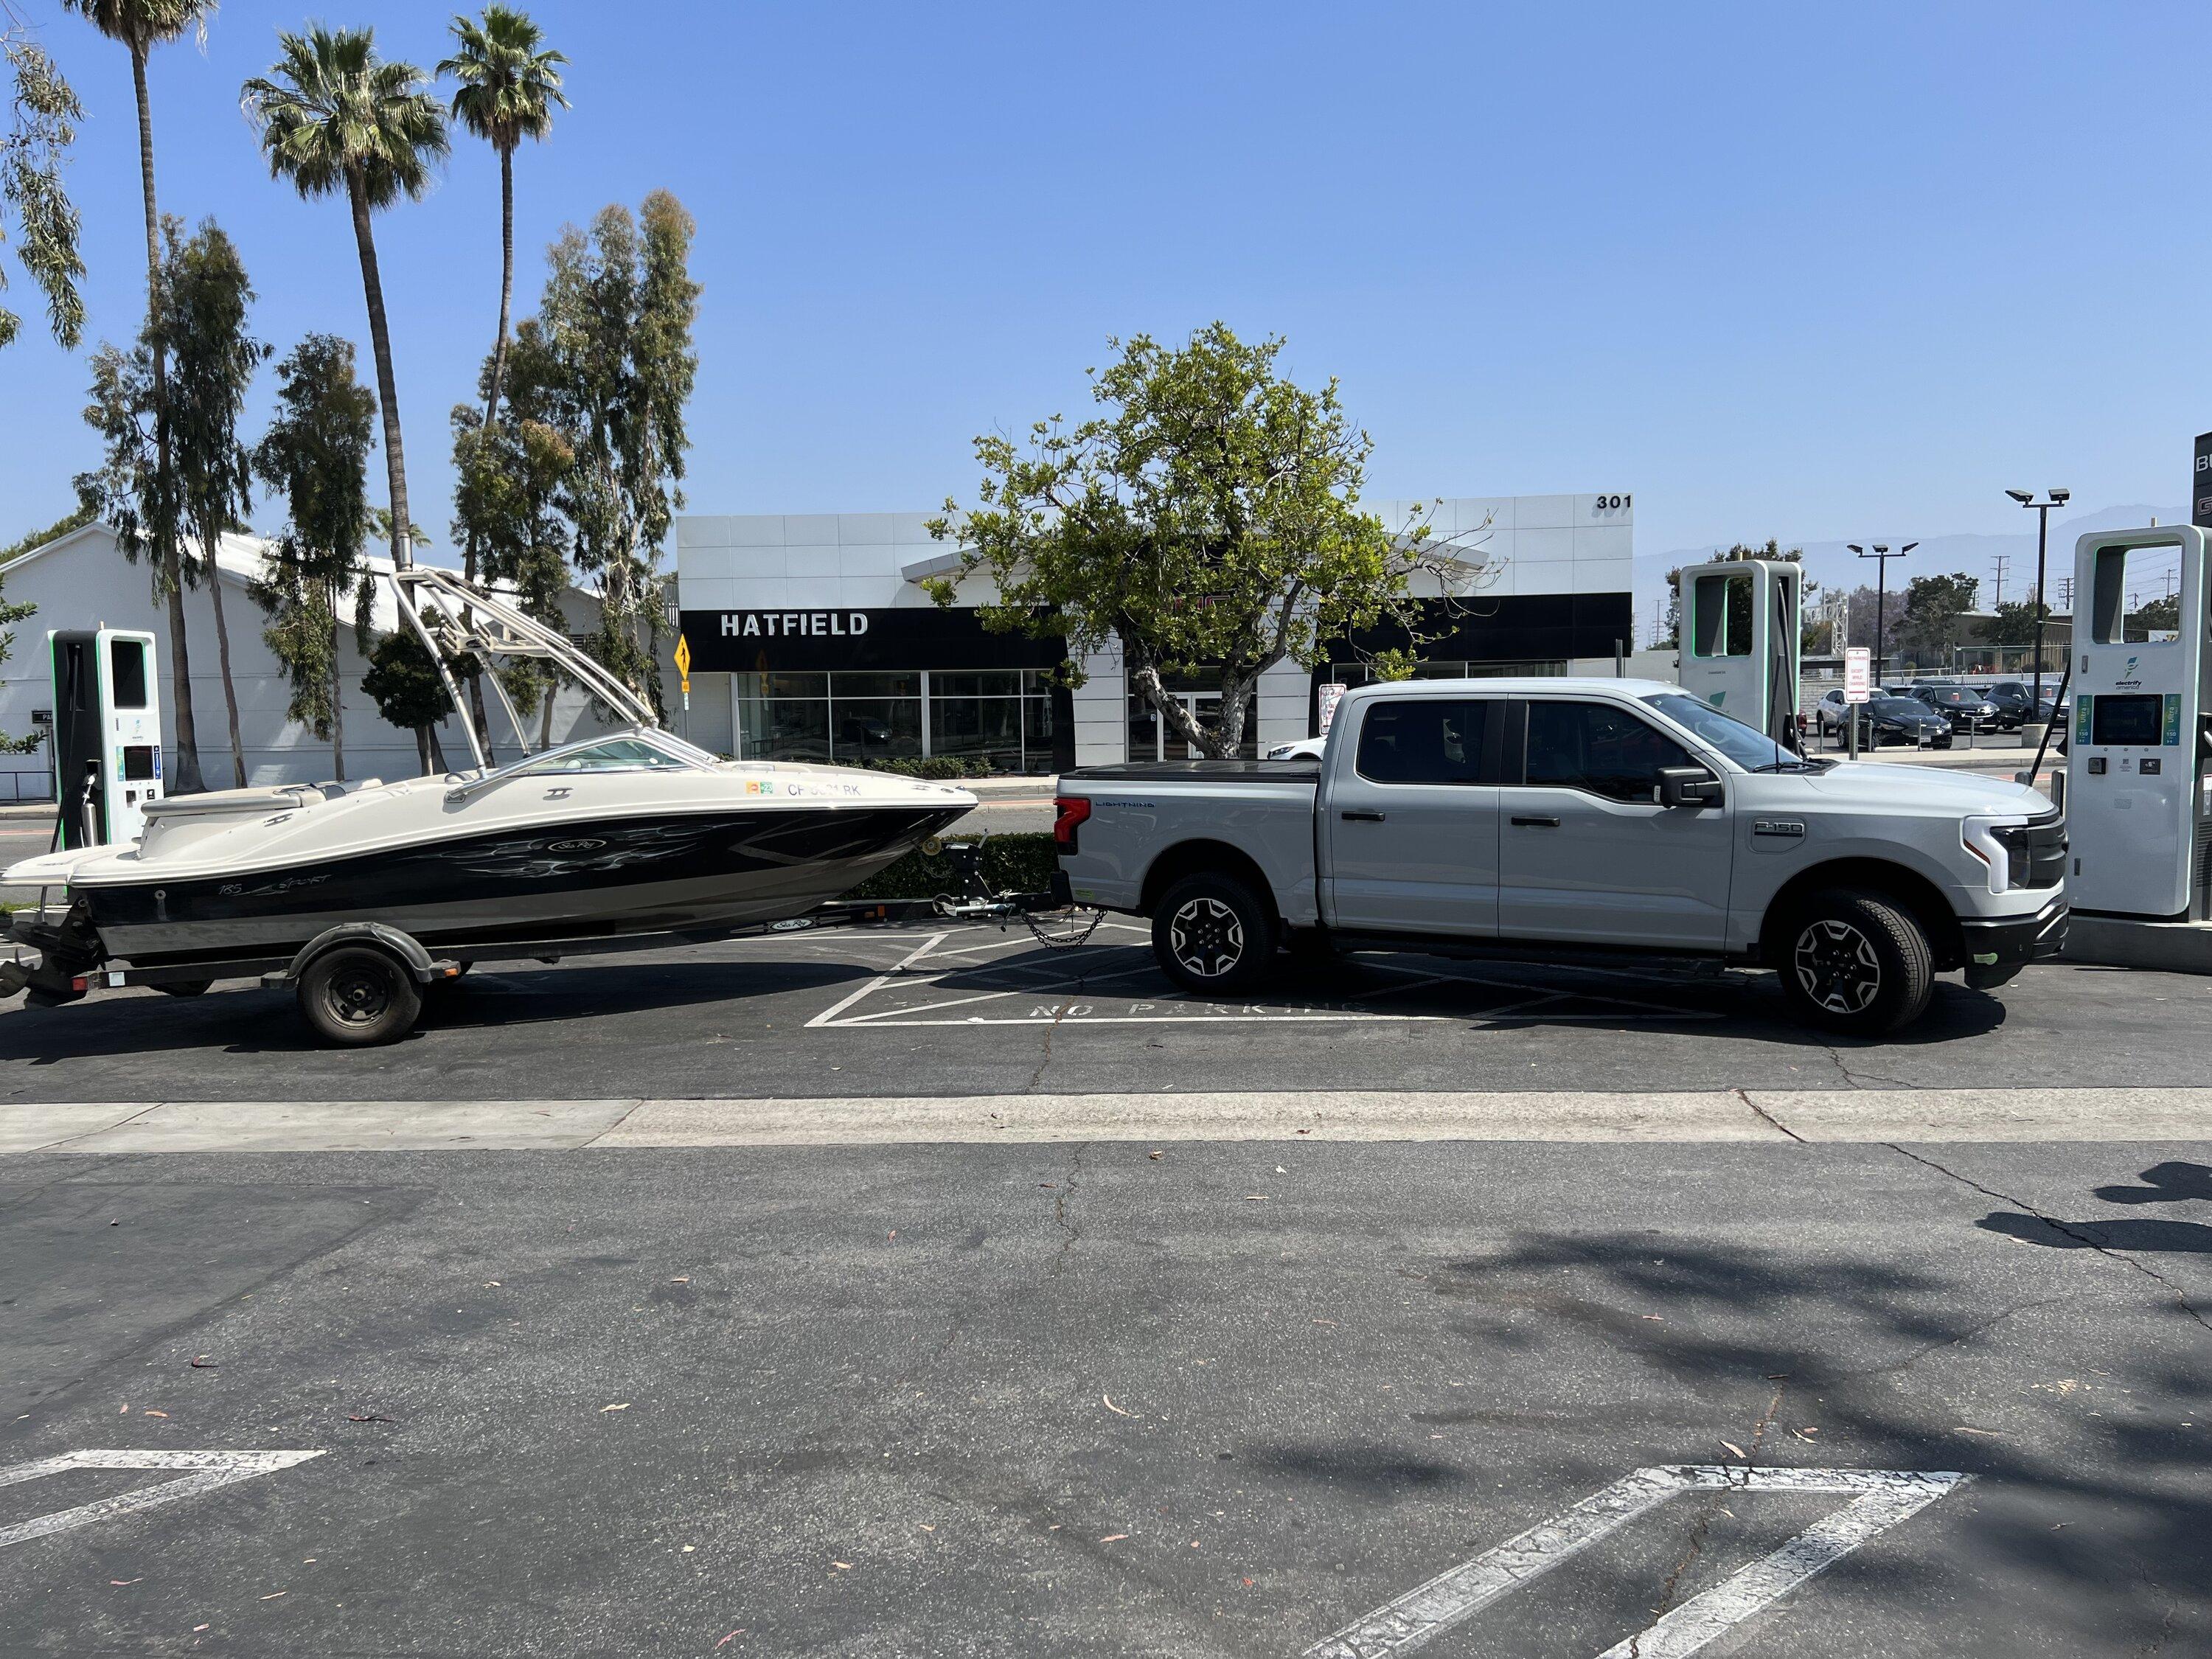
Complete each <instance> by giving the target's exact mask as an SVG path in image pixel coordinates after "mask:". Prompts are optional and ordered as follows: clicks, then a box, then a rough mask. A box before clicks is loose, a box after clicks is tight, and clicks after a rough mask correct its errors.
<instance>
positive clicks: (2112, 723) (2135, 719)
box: [2089, 692, 2166, 746]
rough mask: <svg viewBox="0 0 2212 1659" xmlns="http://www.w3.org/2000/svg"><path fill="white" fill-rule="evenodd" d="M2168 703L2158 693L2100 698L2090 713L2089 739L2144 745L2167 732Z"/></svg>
mask: <svg viewBox="0 0 2212 1659" xmlns="http://www.w3.org/2000/svg"><path fill="white" fill-rule="evenodd" d="M2165 702H2166V700H2165V699H2164V698H2162V697H2160V696H2158V695H2157V694H2156V693H2154V692H2153V693H2146V694H2143V695H2140V696H2114V697H2099V698H2097V699H2096V700H2095V701H2094V702H2093V704H2092V706H2091V708H2090V714H2089V741H2090V742H2092V743H2095V744H2107V743H2110V744H2132V745H2136V746H2141V745H2142V744H2156V743H2157V742H2158V741H2159V739H2160V738H2161V737H2162V736H2163V735H2164V732H2165V720H2164V714H2165Z"/></svg>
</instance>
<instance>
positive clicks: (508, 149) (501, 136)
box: [438, 5, 568, 579]
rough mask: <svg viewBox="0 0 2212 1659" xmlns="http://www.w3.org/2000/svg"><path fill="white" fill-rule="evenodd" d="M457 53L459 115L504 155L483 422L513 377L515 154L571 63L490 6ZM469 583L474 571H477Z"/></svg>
mask: <svg viewBox="0 0 2212 1659" xmlns="http://www.w3.org/2000/svg"><path fill="white" fill-rule="evenodd" d="M453 38H454V40H455V42H456V43H457V45H456V48H455V51H454V52H453V56H452V57H451V58H447V59H446V60H445V61H444V62H443V63H441V64H439V65H438V73H439V74H440V75H441V76H446V75H450V76H453V78H454V79H455V80H457V81H459V82H460V83H461V85H460V88H459V90H458V91H457V92H455V93H454V94H453V118H454V119H455V120H456V121H459V123H460V124H461V125H463V126H465V127H466V128H467V129H468V130H469V131H471V133H473V134H475V135H476V136H477V137H479V138H481V139H483V141H484V142H485V143H488V144H489V145H490V146H491V147H492V148H493V149H495V150H496V151H498V152H499V332H498V333H497V334H496V335H495V337H494V343H493V346H492V358H491V385H490V386H489V389H488V390H487V391H486V392H485V394H484V418H485V419H486V420H487V421H488V422H490V421H496V420H497V419H498V418H499V394H500V383H501V380H504V379H505V378H506V375H507V313H508V309H509V307H510V306H511V304H512V302H513V297H514V151H515V147H516V146H517V145H519V144H520V143H521V142H522V141H523V140H524V139H526V138H532V139H537V140H539V141H541V142H542V141H543V140H544V137H545V136H546V135H547V134H548V133H550V132H551V131H553V110H554V106H556V105H558V106H560V107H561V108H562V109H566V108H568V99H567V98H565V97H563V96H562V92H561V70H562V66H563V65H564V64H567V63H568V59H567V58H564V57H563V56H562V55H561V53H559V52H549V51H546V50H544V39H545V37H544V32H543V31H541V30H540V29H539V28H538V25H537V24H536V23H535V22H533V21H531V19H530V17H529V15H527V14H526V13H524V12H520V11H517V10H515V9H513V8H512V7H509V6H500V5H490V6H486V7H485V8H484V9H483V17H482V18H480V19H477V20H476V21H471V20H470V19H468V18H465V17H456V18H454V19H453ZM468 574H469V575H470V577H471V579H473V578H474V576H475V575H476V572H475V570H474V569H473V568H471V570H470V571H469V572H468Z"/></svg>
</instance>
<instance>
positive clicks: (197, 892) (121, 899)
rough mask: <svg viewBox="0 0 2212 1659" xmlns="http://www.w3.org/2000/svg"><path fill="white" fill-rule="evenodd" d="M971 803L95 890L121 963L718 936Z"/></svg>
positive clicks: (808, 905) (559, 833) (386, 856)
mask: <svg viewBox="0 0 2212 1659" xmlns="http://www.w3.org/2000/svg"><path fill="white" fill-rule="evenodd" d="M964 810H965V809H964V807H962V806H951V807H944V806H934V805H931V806H921V805H915V806H907V805H865V806H860V805H856V806H840V807H833V808H820V809H805V808H801V809H791V808H783V809H778V810H775V811H763V810H762V809H759V808H752V809H738V810H732V811H713V812H697V813H689V814H684V815H681V816H670V815H668V814H665V813H664V814H659V815H655V816H652V817H617V818H600V819H580V820H577V821H575V822H572V823H557V824H550V825H548V824H540V825H533V826H532V827H530V828H528V829H507V830H504V831H492V832H487V833H484V834H481V835H476V836H454V837H450V838H447V839H443V840H439V841H434V842H421V843H417V844H415V845H412V846H409V847H405V848H398V849H394V850H389V851H385V852H380V853H374V854H360V855H356V856H353V857H349V858H338V859H332V860H325V861H322V862H317V863H310V864H301V865H295V866H290V867H289V868H285V869H281V870H271V871H265V872H258V873H255V874H251V875H229V876H209V877H203V878H186V879H181V880H180V879H177V878H167V879H162V878H154V879H149V880H146V881H142V882H134V883H129V884H114V885H105V884H101V885H93V884H87V885H82V886H79V887H77V888H76V889H75V890H74V896H76V897H78V898H80V899H81V900H82V902H84V903H85V904H86V905H87V907H88V910H89V914H90V921H91V923H92V926H93V927H94V930H95V931H97V933H99V935H100V944H101V946H102V947H103V948H104V949H105V950H106V952H107V954H108V955H109V956H110V957H113V958H116V959H118V960H120V961H124V962H127V963H133V964H135V965H137V966H141V967H150V966H155V965H164V964H178V963H190V962H193V961H197V960H210V961H211V960H216V959H219V958H222V957H243V956H268V955H281V954H284V953H287V952H289V951H294V950H297V949H298V948H299V947H300V946H301V945H305V944H307V942H308V941H309V940H310V939H313V938H314V937H315V936H316V935H317V934H319V933H322V932H323V931H324V930H325V928H329V927H336V926H337V925H338V924H340V923H342V922H347V921H380V922H384V923H386V924H387V925H389V926H391V927H397V928H398V929H400V930H401V931H403V932H404V933H409V934H411V935H412V936H414V937H415V938H416V939H420V940H421V941H422V943H423V944H424V945H428V946H430V947H432V948H434V949H435V948H439V947H441V946H451V945H458V944H464V943H465V944H473V945H497V944H520V943H528V942H529V941H531V940H532V939H573V938H578V937H584V936H592V937H605V936H613V935H620V934H623V933H666V932H678V933H680V932H685V931H697V932H702V933H704V932H712V931H714V930H717V929H724V928H730V927H744V926H746V925H748V924H751V923H757V922H768V921H781V920H783V919H785V918H787V917H789V916H796V915H803V914H804V913H805V912H806V911H808V910H811V909H812V908H814V907H815V906H817V905H818V904H821V903H823V902H826V901H828V900H829V899H832V898H835V897H836V896H837V895H839V894H840V893H842V892H845V891H847V890H848V889H850V888H853V887H854V886H857V885H858V884H860V883H861V882H863V881H866V879H867V878H869V877H870V876H872V875H874V874H875V873H876V872H878V871H879V870H881V869H883V868H884V866H887V865H889V864H890V863H891V862H892V861H893V860H896V859H897V858H899V857H900V856H901V855H902V854H905V853H907V852H908V851H909V850H911V849H912V848H914V847H915V846H917V845H918V844H919V843H920V842H921V841H922V840H924V839H925V838H926V837H927V836H930V835H933V834H934V833H935V832H936V831H938V830H939V829H943V828H945V826H946V825H947V824H949V823H951V822H952V821H953V820H954V819H956V818H957V817H960V816H961V815H962V812H963V811H964Z"/></svg>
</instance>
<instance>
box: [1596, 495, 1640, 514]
mask: <svg viewBox="0 0 2212 1659" xmlns="http://www.w3.org/2000/svg"><path fill="white" fill-rule="evenodd" d="M1635 499H1636V497H1635V496H1633V495H1601V496H1599V497H1598V498H1597V510H1598V511H1599V512H1601V513H1619V512H1620V511H1622V510H1623V509H1624V508H1626V507H1627V506H1628V505H1629V503H1631V502H1632V501H1634V500H1635Z"/></svg>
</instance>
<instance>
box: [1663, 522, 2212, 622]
mask: <svg viewBox="0 0 2212 1659" xmlns="http://www.w3.org/2000/svg"><path fill="white" fill-rule="evenodd" d="M2020 516H2021V519H2022V520H2024V521H2025V527H2024V528H2022V529H2021V530H2019V531H2016V532H2014V533H2012V534H2011V535H1964V536H1923V537H1921V538H1919V540H1920V545H1919V546H1917V547H1916V548H1914V549H1913V550H1912V551H1911V553H1910V554H1908V555H1907V556H1905V557H1904V558H1902V559H1892V560H1891V561H1890V562H1889V583H1890V586H1891V587H1892V588H1893V589H1897V588H1901V587H1902V586H1904V585H1905V583H1906V582H1908V581H1910V580H1911V579H1912V578H1913V577H1915V576H1927V575H1948V574H1951V573H1952V572H1953V571H1956V570H1963V571H1965V572H1966V574H1969V575H1971V576H1972V577H1974V578H1975V579H1976V580H1978V581H1979V582H1980V583H1981V584H1982V591H1981V598H1982V603H1983V604H1984V605H1994V604H1996V560H1997V556H1998V555H1999V554H2001V553H2002V554H2005V555H2007V556H2008V557H2009V558H2010V561H2011V562H2010V563H2009V564H2008V566H2007V567H2006V568H2005V579H2004V597H2005V598H2006V599H2008V600H2015V599H2026V598H2027V594H2028V590H2029V589H2030V588H2032V587H2033V586H2034V585H2035V517H2034V515H2033V513H2021V515H2020ZM2153 520H2155V521H2156V522H2158V523H2160V524H2185V523H2187V522H2188V512H2187V509H2186V508H2184V507H2172V506H2168V507H2145V506H2142V505H2140V504H2138V505H2136V506H2131V507H2098V508H2096V509H2095V510H2093V511H2092V512H2087V513H2075V515H2074V516H2073V517H2071V518H2066V519H2062V518H2061V517H2059V515H2058V514H2057V513H2052V514H2051V543H2050V551H2049V556H2048V558H2049V565H2050V569H2049V577H2050V581H2051V601H2052V603H2053V604H2054V605H2055V604H2056V603H2057V599H2058V595H2059V593H2060V592H2061V589H2060V588H2059V586H2058V584H2059V581H2060V580H2061V579H2062V578H2064V577H2067V576H2070V575H2071V574H2073V562H2074V544H2075V540H2076V539H2077V538H2081V537H2082V536H2085V535H2087V534H2088V533H2089V532H2091V531H2093V530H2126V529H2130V528H2132V527H2134V526H2137V525H2147V524H2149V523H2151V522H2152V521H2153ZM1911 539H1912V538H1911V537H1909V536H1906V537H1896V538H1892V539H1891V541H1890V545H1891V546H1893V547H1895V546H1899V545H1901V544H1903V543H1904V542H1906V541H1910V540H1911ZM1782 545H1783V546H1784V547H1785V548H1787V547H1802V548H1803V549H1804V550H1805V574H1807V575H1808V576H1809V577H1810V578H1811V579H1812V580H1814V581H1816V582H1818V583H1820V586H1821V587H1822V588H1823V589H1826V590H1831V591H1832V590H1833V589H1835V588H1838V587H1843V588H1854V587H1857V586H1861V585H1864V586H1869V587H1871V586H1874V577H1875V562H1874V561H1873V560H1872V559H1861V558H1859V557H1857V556H1856V555H1854V554H1853V553H1852V552H1851V550H1850V548H1848V547H1847V546H1845V545H1844V544H1843V543H1842V542H1796V541H1792V540H1790V538H1788V537H1786V536H1785V537H1784V538H1782ZM1861 545H1862V546H1865V545H1868V544H1865V543H1862V544H1861ZM1723 551H1725V549H1724V548H1715V547H1694V548H1682V549H1679V550H1675V551H1674V552H1671V553H1638V555H1636V558H1635V573H1636V617H1637V622H1638V632H1639V636H1640V635H1641V634H1642V633H1643V632H1644V630H1648V629H1650V625H1651V617H1652V614H1653V610H1654V606H1655V604H1656V605H1663V604H1664V603H1665V599H1666V592H1667V573H1668V571H1669V570H1674V569H1676V568H1680V566H1683V565H1686V564H1703V563H1705V562H1706V561H1707V560H1709V559H1711V558H1712V557H1713V556H1715V555H1716V554H1717V553H1720V552H1723Z"/></svg>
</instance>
